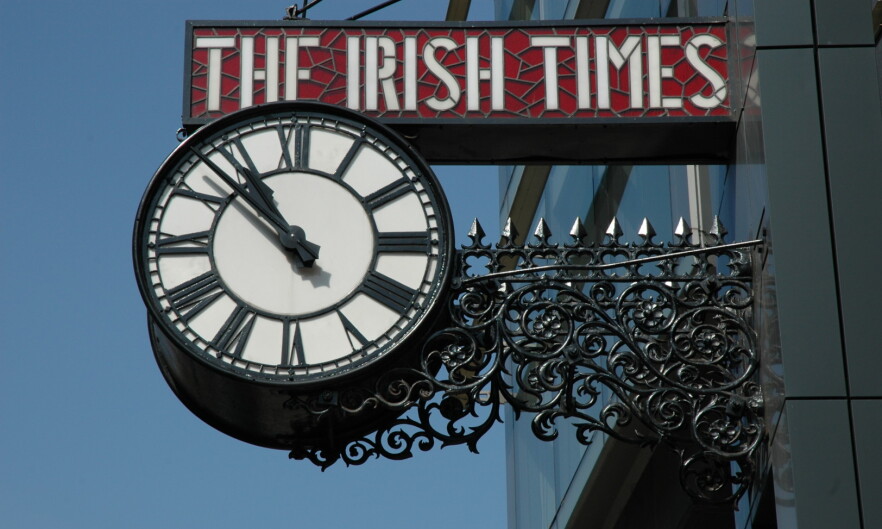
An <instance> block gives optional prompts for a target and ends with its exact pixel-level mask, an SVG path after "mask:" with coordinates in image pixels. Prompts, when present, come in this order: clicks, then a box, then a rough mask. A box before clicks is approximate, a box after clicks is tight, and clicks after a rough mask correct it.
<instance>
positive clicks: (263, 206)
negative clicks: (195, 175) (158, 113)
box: [191, 148, 321, 267]
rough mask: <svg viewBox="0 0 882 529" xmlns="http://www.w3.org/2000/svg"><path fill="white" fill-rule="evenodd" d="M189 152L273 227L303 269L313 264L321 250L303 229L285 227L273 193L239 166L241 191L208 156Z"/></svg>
mask: <svg viewBox="0 0 882 529" xmlns="http://www.w3.org/2000/svg"><path fill="white" fill-rule="evenodd" d="M191 151H192V152H193V153H194V154H195V155H196V156H197V157H198V158H199V159H200V160H202V162H203V163H205V165H207V166H208V167H209V168H210V169H211V170H212V171H213V172H214V173H215V174H217V175H218V176H219V177H220V178H221V180H223V181H224V182H225V183H226V184H227V185H228V186H230V187H232V188H233V190H234V191H236V192H237V193H238V194H239V195H240V196H241V197H242V198H244V199H245V201H246V202H248V203H249V204H250V205H251V206H252V207H253V208H254V209H256V210H257V211H258V212H259V213H260V214H261V215H262V216H264V217H265V218H266V219H267V220H269V221H270V222H271V223H272V224H274V226H273V227H274V229H275V231H276V233H277V234H278V236H279V240H280V241H281V243H282V246H284V247H285V248H286V249H288V250H291V251H293V252H294V254H295V256H296V257H297V258H298V260H299V261H300V263H301V264H302V265H303V266H306V267H311V266H312V265H313V264H314V263H315V260H316V259H317V258H318V254H319V250H320V249H321V247H320V246H319V245H317V244H314V243H311V242H309V241H308V240H306V235H305V233H304V232H303V229H302V228H300V227H298V226H294V225H291V224H288V222H287V221H286V220H285V218H284V216H283V215H282V214H281V212H280V211H279V209H278V208H277V207H276V205H275V202H273V198H272V197H273V191H272V189H270V188H269V187H268V186H267V185H266V184H264V183H263V182H261V181H260V180H259V179H257V178H255V177H254V175H252V174H251V172H250V171H249V170H247V169H245V168H244V167H241V166H238V167H237V170H238V171H239V172H241V173H242V174H243V175H244V176H245V181H246V183H247V184H248V187H243V186H242V184H240V183H239V182H237V181H236V179H234V178H233V177H231V176H230V175H228V174H227V173H226V172H225V171H224V170H223V169H221V168H220V167H219V166H218V165H217V164H216V163H214V162H213V161H212V160H211V159H210V158H208V156H206V155H204V154H203V153H201V152H199V151H197V150H196V149H192V148H191ZM236 165H238V164H236Z"/></svg>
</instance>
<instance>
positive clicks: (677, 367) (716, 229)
mask: <svg viewBox="0 0 882 529" xmlns="http://www.w3.org/2000/svg"><path fill="white" fill-rule="evenodd" d="M585 234H586V232H585V229H584V227H583V226H582V223H581V221H579V220H578V219H577V220H576V221H575V223H574V225H573V229H572V230H571V233H570V235H571V237H572V239H573V240H572V242H571V243H569V244H555V243H551V242H549V237H550V235H551V234H550V232H549V230H548V227H547V225H546V224H545V221H544V220H540V222H539V225H538V226H537V228H536V230H535V233H534V236H535V239H536V241H535V242H534V243H529V244H518V243H516V242H515V241H516V240H517V239H518V236H517V233H516V231H515V229H514V226H512V224H511V222H509V223H507V224H506V227H505V229H504V230H503V233H502V239H501V241H500V243H499V244H497V245H496V246H495V248H491V247H490V246H489V245H487V244H485V243H484V242H483V239H484V232H483V230H482V229H481V226H480V224H478V222H477V220H476V221H475V222H474V224H473V225H472V229H471V230H470V232H469V237H470V239H471V244H469V245H467V246H464V247H463V248H462V250H461V251H459V252H458V254H457V263H458V273H457V274H455V279H454V285H453V288H452V293H451V296H450V298H449V301H448V308H449V313H450V317H451V321H452V323H451V324H450V325H449V326H448V327H446V328H443V329H440V330H438V331H437V332H435V333H434V334H433V335H431V336H430V337H429V339H428V340H427V341H426V342H425V344H424V345H423V347H422V351H421V358H420V368H419V369H400V370H393V371H389V372H387V373H384V375H383V376H382V377H381V378H380V379H379V380H376V381H375V384H374V385H373V386H371V387H364V388H363V391H362V390H353V391H350V392H348V393H347V394H346V395H339V396H337V397H336V398H334V399H330V400H327V401H322V400H321V399H318V400H317V399H315V398H311V399H309V400H308V401H307V400H304V399H302V398H295V397H292V400H291V401H290V405H291V406H292V407H296V408H303V409H306V410H308V411H309V413H311V414H313V415H315V416H316V417H317V418H319V419H320V418H321V417H322V416H325V415H332V414H333V413H344V414H354V413H358V412H359V411H361V410H364V409H365V408H385V409H400V410H405V409H408V410H409V411H408V412H407V413H405V414H404V415H403V416H401V417H399V418H397V419H395V420H394V421H392V422H391V423H390V424H386V425H385V426H383V427H382V428H381V429H380V430H378V431H375V432H373V433H371V434H369V435H367V436H365V437H363V438H361V439H357V440H349V441H346V442H342V443H340V444H333V443H329V444H327V445H324V446H320V447H314V446H313V447H303V448H298V449H295V450H293V451H292V452H291V457H292V458H297V459H302V458H308V459H310V460H311V461H313V462H314V463H316V464H318V465H321V466H322V467H327V466H329V465H331V464H332V463H334V462H335V461H337V460H340V459H342V460H343V461H345V462H346V463H347V464H361V463H364V462H365V461H366V460H368V459H369V458H371V457H380V456H383V457H387V458H390V459H404V458H407V457H410V456H411V455H412V452H413V449H414V447H418V448H419V449H420V450H429V449H430V448H432V447H433V446H434V445H435V444H436V443H440V444H441V446H447V445H452V444H466V445H467V446H469V448H470V449H471V450H472V451H475V452H476V451H477V442H478V439H480V438H481V437H482V436H483V435H484V434H485V433H486V432H487V431H488V430H489V429H490V427H491V426H492V425H493V423H495V422H496V421H500V420H501V419H500V413H499V412H500V407H501V405H502V404H503V403H508V405H510V406H512V408H513V410H514V412H515V414H516V416H520V415H522V414H529V415H531V416H532V429H533V432H534V434H535V435H536V436H537V437H538V438H540V439H543V440H552V439H554V438H556V437H557V435H558V430H557V427H556V423H557V421H560V420H566V421H569V422H570V423H571V424H572V425H573V426H575V430H576V436H577V438H578V440H579V442H581V443H583V444H589V443H591V442H592V440H593V439H594V432H602V433H604V434H607V435H609V436H611V437H614V438H616V439H620V440H624V441H629V442H635V443H642V444H654V443H659V442H664V443H668V444H670V445H671V446H672V447H673V448H674V449H675V450H676V451H677V452H678V453H679V455H680V458H681V469H680V474H681V476H680V477H681V481H682V483H683V486H684V488H685V490H686V491H687V492H689V493H690V494H691V495H693V496H694V497H696V498H699V499H703V500H712V501H721V500H724V501H731V500H733V499H737V498H738V497H740V495H741V494H743V492H744V491H745V489H746V487H747V486H748V485H749V484H750V481H751V479H752V477H753V473H754V468H755V466H756V452H757V449H758V447H759V446H760V445H761V441H762V440H763V438H764V436H765V432H764V426H763V422H762V418H761V416H760V415H761V412H762V404H763V403H762V395H761V392H760V389H759V386H758V385H757V384H756V383H755V382H754V378H755V376H754V375H755V371H756V369H757V367H758V362H759V357H758V351H757V347H756V337H755V333H754V331H753V328H752V325H751V307H752V304H753V292H752V288H751V262H752V258H751V257H752V252H753V249H754V247H757V246H759V245H761V244H762V241H759V240H755V241H748V242H742V243H730V244H727V243H725V242H724V236H725V234H726V231H725V228H723V226H722V225H721V224H720V223H719V221H718V220H716V221H715V222H714V225H713V227H712V229H711V230H710V232H709V233H707V234H705V237H704V239H705V240H704V245H703V246H699V245H697V244H694V243H692V242H691V239H692V237H691V230H690V229H689V226H688V225H687V224H686V223H685V222H684V221H683V220H682V219H681V221H680V224H679V225H678V227H677V229H676V230H675V239H676V240H675V241H673V242H671V243H667V244H662V243H656V242H655V241H654V240H653V239H654V237H655V232H654V230H653V229H652V226H651V225H650V224H649V222H648V221H646V220H644V222H643V225H642V226H641V229H640V231H639V232H638V235H639V237H640V242H637V243H622V242H620V241H619V239H620V237H621V235H622V233H621V230H620V229H619V226H618V223H617V222H616V221H615V220H613V222H612V224H611V225H610V227H609V229H608V230H607V233H606V237H605V240H604V241H603V243H602V244H585V243H584V241H583V239H584V237H585ZM480 266H483V267H485V268H486V271H487V273H484V274H480V275H473V274H472V271H473V270H475V269H477V268H478V267H480Z"/></svg>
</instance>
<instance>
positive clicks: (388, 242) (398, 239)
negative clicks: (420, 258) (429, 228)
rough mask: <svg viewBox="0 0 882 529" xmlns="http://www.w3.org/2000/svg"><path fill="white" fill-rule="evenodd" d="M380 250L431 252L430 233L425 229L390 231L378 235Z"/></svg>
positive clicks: (378, 248)
mask: <svg viewBox="0 0 882 529" xmlns="http://www.w3.org/2000/svg"><path fill="white" fill-rule="evenodd" d="M377 251H378V252H419V253H429V234H428V233H426V232H424V231H394V232H393V231H389V232H383V233H380V234H378V235H377Z"/></svg>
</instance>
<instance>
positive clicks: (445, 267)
mask: <svg viewBox="0 0 882 529" xmlns="http://www.w3.org/2000/svg"><path fill="white" fill-rule="evenodd" d="M304 115H306V116H309V117H310V118H323V117H326V118H328V119H329V120H334V121H336V122H342V123H344V124H346V125H348V126H350V127H352V128H354V129H356V130H360V131H361V132H362V137H365V136H367V135H369V136H373V137H375V138H376V140H377V141H379V142H380V143H382V144H384V145H386V146H389V147H392V148H394V149H395V152H396V155H398V156H400V157H401V158H403V159H404V160H405V162H406V163H407V164H408V167H409V168H410V169H412V170H413V171H414V172H415V173H416V174H417V176H418V177H419V179H420V182H421V183H422V185H423V186H424V187H425V188H426V194H427V195H428V197H429V199H430V201H431V205H432V208H433V210H434V215H435V220H436V224H437V226H436V227H430V228H428V229H427V233H428V232H429V230H432V229H435V230H437V239H438V242H437V243H436V242H435V241H431V240H430V238H429V237H428V236H427V240H426V241H425V245H426V251H427V253H430V252H431V247H430V245H432V246H434V245H435V244H437V251H438V257H437V259H438V261H437V275H436V277H437V279H436V281H435V282H434V283H433V285H432V286H431V288H430V290H429V291H428V292H427V293H426V295H425V298H424V300H423V301H422V304H421V305H422V306H421V305H420V304H418V303H415V302H414V298H415V297H416V296H417V294H418V291H415V292H414V293H413V294H412V295H410V300H409V301H408V305H407V307H406V310H410V309H416V310H417V311H418V313H417V314H416V315H414V316H413V317H412V318H411V319H410V320H408V321H407V323H406V325H405V326H404V327H403V328H401V329H400V331H399V332H398V333H396V334H395V335H394V336H392V338H391V339H390V340H388V341H386V342H385V343H384V344H383V345H382V346H380V347H379V348H376V349H374V350H373V351H371V352H370V353H368V354H364V353H360V352H361V351H364V350H365V349H366V348H369V347H370V346H371V345H375V343H376V342H375V340H371V341H368V342H366V343H364V344H363V345H362V347H361V348H360V349H358V350H356V351H354V352H353V353H352V354H351V355H349V356H347V357H344V358H343V359H337V360H336V361H331V362H327V363H324V364H321V365H320V366H319V369H321V368H322V367H328V366H331V365H334V364H336V363H337V362H341V361H342V360H346V359H352V358H353V357H355V358H354V359H352V360H351V361H349V362H348V363H346V364H345V365H342V366H340V367H337V368H335V369H332V370H330V371H325V370H320V371H316V372H313V373H310V372H309V370H308V369H307V368H303V367H298V366H296V365H291V366H282V365H280V366H278V367H277V370H276V373H266V372H258V371H255V370H253V369H248V368H247V366H246V367H239V366H237V365H234V364H233V363H232V362H225V361H221V360H219V358H220V356H221V354H218V355H212V354H209V353H208V352H207V351H205V350H204V349H203V348H201V347H199V346H198V345H196V344H194V343H193V342H192V341H191V340H188V339H187V338H186V337H185V336H184V335H183V334H182V333H181V332H180V331H179V330H178V329H177V328H175V327H174V326H173V325H171V324H170V321H168V319H167V318H165V317H164V315H163V312H164V309H163V308H162V307H161V306H160V304H159V300H158V299H157V298H156V296H155V295H154V294H153V292H152V288H153V286H152V285H150V284H149V278H148V276H149V272H148V270H149V260H150V259H149V256H148V236H149V234H150V230H149V219H150V217H151V215H152V212H153V211H154V207H155V206H156V203H157V200H158V199H159V194H160V192H161V190H162V189H163V188H164V187H165V186H167V185H168V178H169V176H170V175H172V174H174V173H175V172H177V171H178V170H179V169H180V168H181V166H182V164H183V163H185V160H186V159H187V158H188V157H190V156H192V153H193V152H194V149H198V148H202V147H204V146H206V145H211V144H213V143H217V142H218V141H219V140H221V139H222V138H223V133H224V131H227V130H231V129H241V128H242V127H243V126H247V124H248V123H251V122H259V121H264V120H270V119H278V118H279V117H285V118H287V117H289V116H290V118H291V120H292V121H296V119H297V117H298V116H300V117H303V116H304ZM344 165H345V161H344V163H343V164H341V166H344ZM288 170H290V169H281V170H278V171H268V172H265V173H262V174H260V175H259V177H260V178H261V179H263V178H267V177H270V176H272V175H274V174H277V173H279V172H284V171H288ZM296 171H297V172H303V173H309V174H311V175H315V176H320V177H324V178H329V179H334V175H332V174H329V173H324V172H322V171H318V170H314V169H309V168H306V167H298V168H297V169H296ZM334 182H335V183H336V184H338V185H340V186H341V187H344V188H346V189H347V191H348V192H349V193H351V194H353V195H354V196H355V197H356V198H357V199H359V201H360V202H361V203H362V205H363V206H364V207H365V210H366V212H367V213H368V214H367V217H368V218H369V219H370V222H371V230H372V232H373V235H374V248H373V255H372V256H371V261H370V265H369V267H368V272H367V273H366V276H365V277H366V278H367V277H368V276H370V274H371V271H372V270H373V269H374V267H375V265H376V262H377V259H378V257H379V255H380V253H381V252H382V248H381V247H382V246H383V245H384V242H383V241H382V237H381V235H383V234H388V232H382V233H381V232H379V230H378V228H377V225H376V222H375V220H374V218H373V216H372V214H371V207H370V206H369V205H368V204H367V202H369V201H370V200H371V196H368V197H364V198H363V199H362V197H361V196H360V195H358V194H357V193H355V191H354V190H353V189H352V187H351V186H350V185H348V184H347V183H345V182H342V181H341V180H340V179H334ZM401 185H402V186H404V185H405V184H401ZM406 185H407V186H408V187H409V188H411V189H412V188H413V185H414V183H413V180H411V181H410V182H408V183H407V184H406ZM236 196H237V193H236V191H235V190H234V192H233V193H231V194H230V195H229V196H228V197H226V198H225V199H224V201H223V202H222V203H219V204H217V210H216V211H215V213H214V215H215V217H214V219H213V220H212V228H211V229H210V230H209V232H208V235H207V238H206V241H205V243H204V244H205V245H206V249H205V252H206V253H207V254H208V257H209V260H210V263H211V273H213V274H214V277H217V278H218V281H219V283H220V285H221V288H222V290H223V291H224V293H225V294H226V295H228V296H229V297H230V298H231V299H233V300H234V301H235V302H236V303H237V304H238V305H240V306H243V305H244V306H247V307H249V310H250V311H251V312H254V313H255V314H257V315H262V316H267V317H270V318H273V319H276V320H281V321H283V322H284V323H289V321H294V320H298V319H305V318H307V317H309V316H316V315H319V314H322V313H325V312H331V311H334V310H337V309H339V308H340V307H342V306H343V305H344V304H345V303H346V302H347V301H348V300H350V299H351V298H352V297H353V296H355V295H356V294H357V293H359V292H363V291H365V289H366V288H367V287H366V284H365V282H364V281H363V282H362V283H361V284H360V285H359V286H358V287H357V288H356V289H355V290H354V291H353V292H351V293H349V294H348V295H346V296H345V297H344V298H343V299H341V300H340V301H338V302H336V303H335V304H333V305H332V306H329V307H326V308H324V309H321V310H318V311H315V312H314V313H311V314H305V315H298V316H296V317H293V316H292V317H280V315H278V314H274V313H270V312H266V311H263V310H260V309H257V308H256V307H251V306H250V305H249V304H248V303H246V302H244V301H243V300H242V299H240V298H239V296H237V295H236V294H235V292H233V290H232V289H230V288H229V287H228V286H226V285H225V284H223V278H221V277H220V275H219V274H218V273H217V267H216V263H215V257H214V254H213V244H212V243H213V237H214V229H215V228H216V225H217V222H218V221H219V219H220V218H221V216H222V214H223V211H224V208H226V207H228V206H229V205H230V203H231V202H232V200H233V199H234V198H235V197H236ZM376 207H378V206H376ZM452 225H453V222H452V217H451V214H450V208H449V206H448V204H447V200H446V197H445V196H444V192H443V189H442V188H441V186H440V184H439V183H438V180H437V178H436V177H435V175H434V173H433V172H432V170H431V168H430V167H429V165H428V164H427V163H426V162H425V160H424V159H423V158H422V156H421V155H420V154H419V153H418V152H417V151H415V150H414V149H413V147H412V146H410V144H409V143H408V142H407V141H406V140H404V139H403V138H401V137H400V136H399V135H398V134H397V133H395V132H394V131H392V130H390V129H389V128H388V127H386V126H384V125H382V124H378V123H377V122H375V121H373V120H371V119H369V118H366V117H364V116H362V115H361V114H358V113H356V112H353V111H350V110H348V109H342V108H339V107H335V106H332V105H327V104H322V103H314V102H277V103H270V104H265V105H259V106H255V107H251V108H247V109H244V110H241V111H239V112H236V113H233V114H230V115H227V116H224V117H223V118H220V119H218V120H216V121H214V122H212V123H210V124H207V125H205V126H204V127H203V128H201V129H200V130H199V131H198V132H197V133H195V134H193V135H192V136H190V137H189V138H187V139H186V140H185V141H184V142H183V143H182V144H181V145H179V146H178V148H177V149H175V151H174V152H172V154H171V155H169V157H168V158H167V159H166V160H165V161H164V162H163V163H162V165H161V166H160V168H159V169H158V170H157V171H156V173H155V175H154V177H153V178H152V180H151V182H150V183H149V185H148V187H147V190H146V191H145V193H144V196H143V197H142V200H141V203H140V205H139V208H138V213H137V217H136V220H135V229H134V237H133V257H134V267H135V272H136V273H135V275H136V278H137V282H138V287H139V290H140V292H141V295H142V298H143V299H144V302H145V304H146V305H147V308H148V329H149V331H150V337H151V344H152V346H153V350H154V354H155V356H156V360H157V363H158V364H159V366H160V369H161V371H162V373H163V375H164V376H165V378H166V381H167V382H168V383H169V385H170V387H171V388H172V390H173V391H174V392H175V393H176V395H177V396H178V398H179V399H180V400H181V401H182V402H183V403H184V404H185V405H186V406H187V407H188V408H190V410H191V411H193V412H194V414H196V415H197V416H199V417H200V418H202V419H203V420H205V421H206V422H207V423H209V424H211V425H212V426H214V427H215V428H217V429H219V430H221V431H223V432H225V433H227V434H229V435H232V436H233V437H236V438H238V439H241V440H244V441H246V442H249V443H252V444H257V445H261V446H268V447H272V448H284V449H291V448H292V447H293V446H297V445H300V444H302V443H304V442H307V443H312V440H313V439H322V438H325V437H326V436H327V435H332V434H331V433H330V432H329V429H334V428H333V427H332V426H329V422H330V421H328V420H323V421H320V422H316V421H315V420H314V419H315V418H314V417H313V416H312V414H309V413H304V412H302V411H298V410H296V409H293V408H292V407H291V406H290V405H286V404H285V403H286V402H289V401H290V400H291V399H292V397H297V398H300V397H302V398H308V399H318V400H319V401H322V399H323V397H322V394H323V393H326V389H327V388H328V387H329V385H330V386H332V387H334V388H335V389H340V388H348V387H350V388H351V387H361V386H364V385H365V384H367V385H373V380H374V379H375V378H377V377H378V376H380V374H381V373H382V372H383V371H384V370H387V369H388V368H390V367H393V366H396V367H397V366H402V365H404V366H410V367H416V366H417V365H418V364H419V349H420V345H419V344H420V343H422V340H423V339H424V338H425V337H426V336H428V335H430V334H432V333H433V332H435V331H436V330H437V329H438V328H440V327H441V326H444V325H446V324H447V322H448V318H447V316H446V310H444V309H445V307H444V305H445V300H446V292H447V290H448V289H449V286H450V282H451V278H452V273H451V272H452V268H453V259H454V255H455V251H454V247H453V237H452V235H451V234H452ZM399 242H400V241H399ZM422 244H424V243H423V242H422V241H414V242H413V245H415V246H421V245H422ZM197 279H198V278H197ZM410 290H412V289H410ZM377 295H378V296H381V297H382V296H383V294H377ZM374 299H377V298H374ZM378 301H380V302H382V301H381V300H378ZM394 304H395V302H394V301H393V300H390V301H389V306H390V308H391V307H392V306H393V305H394ZM399 321H401V320H399ZM359 341H360V340H359ZM209 345H210V344H209ZM223 354H226V352H225V353H223ZM359 355H361V356H359ZM292 364H293V359H292ZM313 367H315V366H313ZM304 371H305V372H304ZM286 408H287V409H288V411H287V412H284V413H278V410H280V409H286ZM400 413H401V410H389V409H377V410H374V412H373V413H366V414H360V415H358V416H354V415H353V414H344V415H343V416H341V418H340V420H341V421H342V423H344V424H341V429H340V430H341V431H340V436H341V438H350V437H351V436H356V437H357V436H359V435H364V434H365V433H366V432H368V431H370V430H371V429H373V428H375V427H376V424H377V423H378V422H379V423H383V422H385V421H386V420H391V419H394V418H395V417H397V416H398V415H400ZM353 438H354V437H353Z"/></svg>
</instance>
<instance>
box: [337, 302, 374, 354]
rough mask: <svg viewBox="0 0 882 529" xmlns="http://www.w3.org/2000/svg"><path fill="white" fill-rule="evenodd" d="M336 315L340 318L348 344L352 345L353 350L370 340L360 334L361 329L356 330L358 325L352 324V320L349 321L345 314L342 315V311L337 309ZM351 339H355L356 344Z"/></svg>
mask: <svg viewBox="0 0 882 529" xmlns="http://www.w3.org/2000/svg"><path fill="white" fill-rule="evenodd" d="M337 316H338V317H339V318H340V323H342V324H343V328H344V329H346V338H347V339H348V340H349V345H351V346H352V349H353V350H356V349H361V348H362V347H364V346H365V345H367V344H368V342H370V340H368V339H367V338H365V336H364V335H363V334H361V331H359V330H358V327H356V326H355V325H353V324H352V322H351V321H349V319H347V318H346V316H344V315H343V313H342V312H340V311H339V310H338V311H337ZM353 339H354V340H355V342H358V345H357V346H356V345H355V343H354V342H353Z"/></svg>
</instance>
